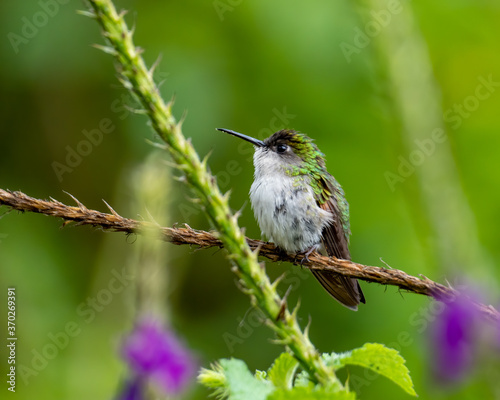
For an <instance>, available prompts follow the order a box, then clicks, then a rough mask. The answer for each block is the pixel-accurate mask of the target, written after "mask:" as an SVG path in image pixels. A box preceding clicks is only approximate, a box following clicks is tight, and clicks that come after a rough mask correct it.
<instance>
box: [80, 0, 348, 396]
mask: <svg viewBox="0 0 500 400" xmlns="http://www.w3.org/2000/svg"><path fill="white" fill-rule="evenodd" d="M88 3H89V4H90V7H91V10H92V11H91V12H83V14H85V15H87V16H90V17H92V18H95V19H96V20H97V22H98V23H99V24H100V26H101V28H102V30H103V36H104V37H105V39H106V40H107V42H108V44H109V47H101V49H102V50H104V51H105V52H107V53H110V54H113V55H114V56H115V58H116V59H117V61H118V63H119V73H120V78H121V81H122V83H123V85H124V86H125V87H126V88H127V89H129V90H130V91H131V92H133V93H134V94H135V95H136V96H137V98H138V100H139V102H140V103H141V105H142V107H143V110H142V111H143V112H144V113H145V114H146V115H147V116H148V117H149V119H150V121H151V125H152V127H153V129H154V130H155V131H156V133H157V134H158V135H159V136H160V137H161V139H163V141H164V142H165V144H166V145H165V146H164V149H165V150H167V151H169V152H170V154H171V156H172V158H173V159H174V161H175V162H176V163H177V167H178V169H179V170H181V171H182V172H183V173H184V174H185V180H186V182H187V184H188V185H189V186H190V187H191V188H192V189H193V190H194V192H195V194H196V195H197V196H198V198H199V202H200V204H201V206H202V207H204V210H205V213H206V215H207V217H208V219H209V220H210V222H211V223H212V225H213V226H214V228H215V229H216V230H217V232H218V233H219V235H220V239H221V241H222V242H223V243H224V246H225V247H226V249H227V251H228V253H229V258H230V259H231V260H232V261H233V263H234V264H235V265H236V268H234V269H233V270H234V272H235V273H236V275H237V276H238V278H239V279H240V282H241V284H242V286H243V288H244V289H243V291H244V292H245V293H247V294H248V295H249V296H250V298H251V301H252V304H254V305H256V306H258V307H260V309H261V310H262V311H263V313H264V314H265V315H266V317H267V324H268V325H269V326H270V327H271V328H272V329H273V330H274V331H275V333H276V335H277V337H278V341H280V342H281V343H282V344H284V345H286V346H288V347H289V348H290V349H291V351H292V352H293V354H294V355H295V357H296V358H297V359H298V360H299V362H300V363H301V365H302V367H303V368H304V370H306V371H307V372H308V373H309V375H310V377H311V379H312V380H313V381H315V382H319V383H321V384H323V385H336V386H337V387H339V388H342V385H341V383H340V381H339V380H338V379H337V377H336V375H335V372H334V371H333V369H332V368H329V367H327V366H326V365H325V363H324V362H323V360H322V359H321V356H320V354H319V353H318V351H317V350H316V349H315V347H314V346H313V344H312V343H311V342H310V340H309V338H308V336H307V334H306V333H304V332H302V330H301V329H300V326H299V324H298V322H297V318H296V313H295V312H293V313H290V312H289V310H288V308H287V307H286V303H284V301H283V299H281V297H280V296H279V295H278V293H277V291H276V285H275V284H272V283H271V282H270V281H269V278H268V276H267V274H266V272H265V269H264V267H263V266H261V265H260V264H259V263H258V261H257V253H254V252H252V251H251V250H250V248H249V247H248V244H247V243H246V240H245V236H244V235H243V233H242V231H241V229H240V227H239V226H238V223H237V216H235V215H233V214H232V213H231V211H230V208H229V204H228V198H229V196H228V194H225V195H223V194H222V193H221V192H220V190H219V188H218V187H217V184H216V182H215V178H214V177H213V176H212V175H211V174H210V173H209V172H208V171H207V168H206V159H205V160H203V161H201V160H200V159H199V157H198V154H197V153H196V151H195V150H194V148H193V146H192V145H191V142H190V141H189V140H186V138H185V137H184V136H183V135H182V130H181V123H177V121H176V120H175V118H174V117H173V115H172V112H171V103H168V104H167V103H165V102H164V101H163V99H162V98H161V96H160V93H159V90H158V88H157V87H156V85H155V83H154V81H153V71H149V70H148V69H147V68H146V65H145V63H144V60H143V59H142V57H141V56H140V53H141V52H140V50H139V49H138V48H137V47H135V45H134V43H133V41H132V32H131V31H129V29H128V27H127V25H126V23H125V21H124V18H123V15H124V14H123V13H121V14H118V13H117V12H116V9H115V7H114V5H113V3H112V2H111V1H110V0H89V1H88Z"/></svg>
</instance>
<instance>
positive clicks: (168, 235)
mask: <svg viewBox="0 0 500 400" xmlns="http://www.w3.org/2000/svg"><path fill="white" fill-rule="evenodd" d="M71 197H72V198H73V199H74V200H75V201H76V203H77V207H71V206H67V205H65V204H63V203H61V202H59V201H56V200H51V201H47V200H39V199H35V198H33V197H30V196H28V195H26V194H24V193H22V192H11V191H8V190H3V189H0V205H5V206H8V207H11V208H12V209H15V210H19V211H30V212H36V213H41V214H45V215H49V216H53V217H58V218H62V219H63V220H64V223H65V224H67V223H71V222H73V223H75V224H76V225H91V226H96V227H100V228H101V229H103V230H109V231H115V232H125V233H127V234H142V233H144V232H145V231H148V232H150V231H153V232H154V231H156V234H157V237H158V238H159V239H161V240H164V241H166V242H170V243H173V244H177V245H182V244H188V245H195V246H199V247H201V248H209V247H223V246H224V244H223V243H222V241H221V240H219V239H218V237H217V235H216V234H214V233H210V232H205V231H199V230H195V229H192V228H191V227H189V226H187V225H186V226H185V227H184V228H178V227H173V228H168V227H160V226H158V225H156V224H154V223H152V222H145V221H136V220H133V219H129V218H124V217H122V216H120V215H119V214H118V213H116V212H115V211H114V210H113V209H112V208H111V207H109V206H108V207H109V208H110V210H111V214H106V213H102V212H100V211H95V210H91V209H88V208H86V207H85V206H84V205H83V204H82V203H80V202H79V201H78V200H77V199H75V198H74V197H73V196H71ZM150 237H152V236H150ZM246 241H247V243H248V245H249V246H250V248H251V249H253V250H257V249H258V250H259V255H260V256H263V257H266V258H268V259H270V260H272V261H288V262H291V263H294V264H296V265H300V264H301V263H302V258H303V256H302V255H297V256H289V255H285V254H283V253H282V252H280V251H279V250H278V249H277V248H276V247H275V246H274V244H272V243H266V242H262V241H260V240H255V239H250V238H246ZM309 260H310V262H307V261H304V262H303V265H304V266H306V267H308V268H311V269H328V270H331V271H334V272H336V273H339V274H342V275H345V276H350V277H353V278H358V279H361V280H364V281H367V282H375V283H379V284H381V285H392V286H397V287H399V288H401V289H403V290H407V291H409V292H412V293H416V294H422V295H425V296H431V297H434V298H436V299H438V300H450V299H453V298H455V297H456V296H458V295H460V294H459V292H458V291H457V290H455V289H453V288H451V287H448V286H445V285H441V284H439V283H437V282H434V281H432V280H430V279H428V278H426V277H421V278H418V277H415V276H412V275H408V274H407V273H405V272H403V271H401V270H398V269H388V268H380V267H372V266H368V265H363V264H358V263H355V262H352V261H347V260H339V259H336V258H334V257H324V256H321V255H319V254H317V253H314V254H312V255H310V256H309ZM477 306H478V308H479V310H480V311H481V312H482V314H483V315H484V316H485V317H487V318H489V319H490V320H493V321H499V320H500V313H499V312H498V311H497V310H495V309H494V308H493V307H492V306H485V305H483V304H477Z"/></svg>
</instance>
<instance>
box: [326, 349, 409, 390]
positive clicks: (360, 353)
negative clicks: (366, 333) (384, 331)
mask: <svg viewBox="0 0 500 400" xmlns="http://www.w3.org/2000/svg"><path fill="white" fill-rule="evenodd" d="M324 358H325V361H326V363H327V365H330V366H332V367H333V368H335V370H337V369H340V368H342V367H345V366H346V365H347V364H351V365H359V366H361V367H365V368H368V369H371V370H373V371H375V372H377V373H379V374H380V375H383V376H385V377H386V378H389V379H391V380H392V381H393V382H394V383H396V384H398V385H399V386H401V388H402V389H403V390H404V391H406V392H407V393H408V394H411V395H412V396H416V395H417V393H416V392H415V390H414V389H413V382H412V380H411V377H410V371H408V368H406V365H405V359H404V358H403V357H401V356H400V355H399V353H398V352H397V351H396V350H394V349H390V348H388V347H385V346H384V345H382V344H379V343H366V344H365V345H364V346H363V347H360V348H359V349H354V350H352V351H349V352H347V353H342V354H331V355H330V354H328V355H325V357H324Z"/></svg>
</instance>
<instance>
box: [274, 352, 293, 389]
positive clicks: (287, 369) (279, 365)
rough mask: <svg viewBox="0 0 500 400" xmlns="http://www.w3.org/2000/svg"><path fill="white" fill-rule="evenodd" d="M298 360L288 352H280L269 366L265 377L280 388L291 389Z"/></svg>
mask: <svg viewBox="0 0 500 400" xmlns="http://www.w3.org/2000/svg"><path fill="white" fill-rule="evenodd" d="M298 365H299V362H298V361H297V360H296V359H295V358H294V357H293V356H292V355H291V354H289V353H281V354H280V356H279V357H278V358H277V359H276V360H275V361H274V364H273V365H272V366H271V368H269V371H268V373H267V378H268V379H269V380H270V381H271V382H272V383H273V384H274V386H276V387H277V388H282V389H291V388H292V384H293V378H294V375H295V371H296V370H297V367H298Z"/></svg>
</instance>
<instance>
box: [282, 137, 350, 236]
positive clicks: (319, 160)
mask: <svg viewBox="0 0 500 400" xmlns="http://www.w3.org/2000/svg"><path fill="white" fill-rule="evenodd" d="M282 132H283V133H285V134H286V136H285V137H284V138H285V139H286V140H287V141H288V142H289V144H290V146H292V147H293V150H294V153H295V154H296V155H297V156H299V157H300V158H301V159H302V164H301V165H299V166H293V167H288V168H289V169H288V170H287V173H288V174H289V175H291V176H296V177H297V179H300V180H301V179H303V178H304V176H309V177H311V181H310V183H309V184H310V185H311V187H312V189H313V191H314V196H315V199H316V201H317V202H318V203H319V204H320V205H321V204H324V203H325V202H326V201H328V199H329V198H330V197H331V196H333V197H334V198H335V200H336V202H337V206H338V208H339V211H340V215H341V218H342V227H343V229H344V234H345V236H346V238H348V237H349V235H350V233H351V230H350V224H349V203H348V202H347V200H346V199H345V193H344V190H343V189H342V186H340V184H339V183H338V182H337V180H336V179H335V178H334V177H333V176H332V175H330V174H329V173H328V171H327V170H326V164H325V160H326V157H325V155H324V154H323V153H322V152H321V150H320V149H319V148H318V146H316V144H315V143H314V141H313V140H312V139H311V138H310V137H309V136H307V135H306V134H304V133H302V132H297V131H294V130H285V131H282Z"/></svg>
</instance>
